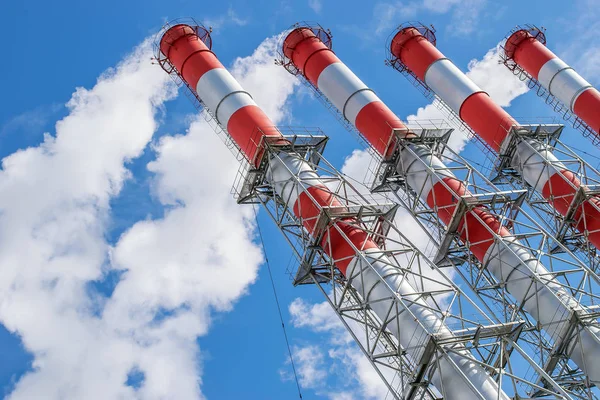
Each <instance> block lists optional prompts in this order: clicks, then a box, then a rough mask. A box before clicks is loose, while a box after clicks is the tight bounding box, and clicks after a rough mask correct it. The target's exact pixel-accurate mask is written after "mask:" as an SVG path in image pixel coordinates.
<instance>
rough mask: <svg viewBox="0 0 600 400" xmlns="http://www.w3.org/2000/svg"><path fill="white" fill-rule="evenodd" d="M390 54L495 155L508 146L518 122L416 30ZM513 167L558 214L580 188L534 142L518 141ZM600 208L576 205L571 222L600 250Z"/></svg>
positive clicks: (598, 202)
mask: <svg viewBox="0 0 600 400" xmlns="http://www.w3.org/2000/svg"><path fill="white" fill-rule="evenodd" d="M544 48H545V47H544ZM391 52H392V54H393V56H394V57H396V58H397V59H398V60H400V62H402V64H404V65H405V66H406V67H407V68H408V69H409V70H410V71H412V72H413V73H414V74H415V75H416V76H417V77H418V78H419V79H420V80H422V81H423V82H425V84H426V85H427V86H428V87H429V88H430V89H431V90H432V91H433V92H434V93H436V94H437V95H438V96H439V97H440V99H442V100H443V101H444V102H445V103H446V104H448V106H449V107H450V108H451V109H452V110H453V111H454V112H455V113H456V114H457V115H458V116H459V117H460V118H461V119H462V120H463V121H464V122H465V123H466V124H467V125H469V126H470V127H471V128H472V129H473V131H474V132H475V133H476V134H478V135H479V136H480V137H481V138H482V139H483V140H484V141H485V142H486V143H487V144H488V145H490V146H491V147H492V148H493V149H494V150H496V151H501V150H503V148H502V147H503V145H504V146H506V144H507V143H508V142H509V141H510V137H509V136H510V131H511V128H515V127H516V128H518V123H517V121H515V119H514V118H513V117H511V116H510V115H509V114H508V113H507V112H506V111H505V110H504V109H502V107H500V106H498V105H497V104H496V103H495V102H494V101H493V100H492V99H491V98H490V96H489V95H488V94H487V93H486V92H484V91H483V90H482V89H481V88H480V87H479V86H477V85H476V84H475V83H474V82H473V81H472V80H470V79H469V78H468V77H467V76H466V75H465V74H464V73H463V72H462V71H461V70H460V69H458V67H456V65H454V64H453V63H452V61H450V60H449V59H448V58H446V57H445V56H444V55H443V54H442V53H441V52H440V51H439V50H438V49H437V48H436V47H435V46H434V45H433V44H432V43H431V42H430V41H429V40H427V38H426V37H424V36H423V35H422V34H421V33H420V32H419V30H417V29H416V28H414V27H407V28H404V29H401V30H400V31H399V32H398V33H397V34H396V35H395V36H394V38H393V39H392V43H391ZM599 114H600V112H599ZM512 167H514V168H515V169H516V170H517V171H519V173H520V174H521V176H522V177H523V179H524V180H525V181H526V182H527V183H528V184H529V185H530V186H531V187H533V188H534V189H535V190H537V191H538V192H539V193H540V194H541V195H542V196H543V197H544V198H545V199H546V200H548V202H549V203H550V204H551V205H552V206H553V207H554V208H555V209H556V211H558V212H559V213H560V214H561V215H563V216H565V215H567V211H568V210H569V206H570V205H571V202H572V201H573V198H574V197H575V195H576V193H577V191H578V190H579V188H580V187H581V186H582V185H581V182H580V181H579V179H577V176H576V175H575V174H574V173H573V172H572V171H570V170H569V169H568V168H567V167H566V166H565V165H564V164H563V163H562V162H560V161H559V160H558V159H557V158H556V156H555V155H554V154H553V153H552V149H551V148H550V147H548V146H547V145H545V144H544V143H541V142H540V141H538V140H536V139H521V140H520V142H519V143H518V145H517V149H516V151H515V153H514V156H513V159H512ZM584 190H585V189H584ZM599 209H600V199H599V198H598V197H597V196H593V197H590V198H589V199H588V200H586V201H584V202H582V203H581V204H580V205H579V206H578V207H577V209H576V210H575V213H574V215H573V216H572V218H573V220H574V221H575V223H573V226H574V227H575V228H576V229H577V230H578V231H579V232H582V233H583V234H584V235H585V236H586V237H587V238H588V240H589V241H590V242H591V243H592V244H593V245H594V246H595V247H596V248H599V249H600V211H599Z"/></svg>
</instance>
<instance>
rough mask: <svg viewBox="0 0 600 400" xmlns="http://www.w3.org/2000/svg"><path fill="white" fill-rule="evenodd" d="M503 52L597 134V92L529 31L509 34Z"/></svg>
mask: <svg viewBox="0 0 600 400" xmlns="http://www.w3.org/2000/svg"><path fill="white" fill-rule="evenodd" d="M504 50H505V55H506V57H507V58H508V59H509V60H512V61H514V62H515V63H516V64H517V65H518V66H520V67H521V68H523V70H525V72H527V73H528V74H529V75H531V77H533V78H534V79H536V80H537V81H538V82H539V83H540V84H541V85H542V86H543V87H544V88H545V89H546V90H548V91H549V92H550V94H552V95H553V96H554V97H556V98H557V99H558V100H560V101H561V102H562V103H563V104H564V105H566V106H567V107H569V110H570V111H571V112H573V113H574V114H575V115H577V116H578V117H579V118H581V120H582V121H584V122H585V123H586V124H587V125H588V126H589V127H590V128H591V129H592V130H593V131H594V132H595V133H596V135H600V92H598V90H596V88H594V87H593V86H592V85H591V84H590V83H589V82H588V81H586V80H585V79H583V77H582V76H581V75H579V74H578V73H577V72H575V70H574V69H573V68H571V67H570V66H568V65H567V64H566V63H565V62H564V61H563V60H561V59H560V58H558V57H557V56H556V54H554V53H553V52H551V51H550V50H549V49H548V48H547V47H546V46H545V44H544V43H542V42H540V41H539V40H538V38H537V37H536V36H534V35H532V34H531V33H530V32H529V31H527V30H525V29H521V30H518V31H516V32H515V33H513V34H512V35H511V36H510V37H509V38H508V39H507V40H506V44H505V46H504Z"/></svg>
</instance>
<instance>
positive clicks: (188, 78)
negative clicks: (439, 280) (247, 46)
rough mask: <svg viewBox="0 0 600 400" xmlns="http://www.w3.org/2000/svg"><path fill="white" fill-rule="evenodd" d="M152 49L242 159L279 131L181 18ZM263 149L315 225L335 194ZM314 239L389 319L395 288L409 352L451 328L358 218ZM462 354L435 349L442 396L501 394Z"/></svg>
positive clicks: (335, 203)
mask: <svg viewBox="0 0 600 400" xmlns="http://www.w3.org/2000/svg"><path fill="white" fill-rule="evenodd" d="M160 49H161V52H162V53H163V54H164V55H165V56H166V57H167V58H168V59H169V60H170V62H171V64H172V65H173V66H174V67H175V69H176V70H177V71H178V72H179V74H180V76H182V77H183V79H184V80H185V82H186V83H187V84H188V86H189V87H190V88H192V90H195V92H196V94H197V95H198V96H199V97H200V98H201V99H202V101H203V103H204V104H205V105H206V107H207V108H208V109H209V110H210V111H211V112H212V113H213V115H215V116H216V117H217V119H218V121H219V123H220V124H221V125H222V126H223V127H226V128H227V131H228V132H229V135H230V136H231V137H232V139H233V140H234V141H235V142H236V143H237V145H238V146H239V148H240V149H241V151H242V152H243V153H244V154H245V155H246V157H247V158H248V160H250V161H251V162H252V163H253V164H254V165H256V166H258V165H261V157H263V156H264V155H265V152H264V147H263V146H262V143H263V140H271V141H282V140H284V138H283V136H281V134H280V133H279V131H277V129H276V128H275V127H274V125H273V123H272V122H271V120H270V119H269V118H268V117H267V116H266V115H265V114H264V113H263V111H262V110H261V109H260V108H259V107H258V106H257V105H256V103H255V102H254V101H253V100H252V97H251V96H250V94H249V93H247V92H246V91H244V90H243V89H242V87H241V86H240V85H239V83H237V81H236V80H235V79H234V78H233V77H232V76H231V75H230V74H229V72H228V71H227V70H226V69H225V68H224V67H223V65H222V64H221V63H220V62H219V61H218V59H217V58H216V56H215V55H214V54H213V53H212V52H211V51H210V49H208V48H207V46H206V45H205V44H204V43H203V42H202V40H200V38H199V36H198V34H197V32H196V30H195V29H194V28H192V27H190V26H188V25H175V26H173V27H171V28H170V29H169V30H168V31H167V32H166V33H165V34H164V36H163V38H162V40H161V42H160ZM270 156H271V157H272V159H271V160H270V161H269V169H268V171H267V177H268V178H269V179H270V180H271V183H272V185H273V186H274V189H275V192H276V193H277V194H278V195H279V197H280V198H281V199H282V200H283V201H284V202H286V204H287V205H288V206H289V207H290V208H291V209H293V212H294V214H295V215H296V216H297V217H298V218H299V219H300V220H301V221H302V223H303V225H304V227H305V229H306V231H307V232H308V233H312V232H313V230H314V229H315V224H316V220H317V218H318V217H319V215H320V213H321V209H322V208H323V207H343V204H342V202H340V200H339V197H337V195H335V194H333V193H331V191H330V190H329V189H327V187H326V186H325V184H324V182H323V181H322V180H321V178H320V177H319V176H318V175H317V173H316V171H315V170H314V169H313V168H312V166H311V165H310V164H309V163H308V162H306V161H305V160H304V159H303V158H302V157H300V156H298V155H296V154H294V153H291V152H283V151H281V152H279V153H278V154H276V155H270ZM321 246H322V248H323V250H324V251H325V252H326V253H327V254H328V255H329V256H330V258H331V259H332V260H333V261H334V262H335V265H336V267H337V268H338V269H339V270H340V271H341V272H342V273H343V274H344V275H345V276H346V277H348V278H349V279H351V282H352V284H353V286H354V287H355V289H356V290H357V291H358V292H359V293H360V294H361V295H362V296H363V298H364V299H365V300H366V301H368V302H369V304H371V307H372V309H373V311H374V312H375V313H376V314H377V315H379V316H380V318H381V319H382V320H384V321H385V320H389V313H390V310H396V309H397V308H396V306H394V304H396V303H393V300H392V299H394V298H395V297H396V296H400V297H401V298H402V299H404V301H403V302H401V303H400V304H405V307H406V308H405V309H400V310H399V311H398V313H397V315H395V316H394V319H397V321H394V322H393V323H389V324H388V326H387V328H388V329H390V330H391V331H392V333H393V334H394V336H395V337H396V338H397V339H398V341H399V343H400V344H401V346H402V347H403V349H405V350H406V351H407V352H408V353H409V354H410V355H411V356H412V358H413V360H419V359H420V357H421V356H422V355H423V352H424V350H425V348H424V345H425V344H426V343H427V340H426V339H427V337H428V336H430V334H431V333H434V332H435V333H436V334H438V335H441V337H448V336H451V335H452V332H451V331H450V330H449V329H448V327H446V325H445V324H444V322H443V321H442V320H441V319H440V318H439V317H438V315H437V314H435V313H434V312H432V307H431V305H429V304H427V303H426V302H425V301H424V300H423V298H422V294H421V293H419V292H418V291H417V290H415V289H414V288H413V287H412V286H411V285H410V284H409V283H408V281H407V279H405V277H404V275H403V274H402V273H399V270H398V269H397V268H395V267H394V266H393V265H394V263H393V262H392V261H391V260H389V259H388V258H387V256H386V255H385V254H384V253H383V252H382V251H381V250H380V249H379V248H378V246H377V244H376V243H375V242H373V241H372V240H371V239H370V238H369V235H368V234H367V232H366V231H364V230H363V229H362V228H361V221H360V220H359V219H356V218H347V219H345V220H341V221H338V222H336V223H333V224H332V225H330V226H329V227H328V228H327V229H326V233H325V234H324V236H323V239H322V241H321ZM470 358H472V356H471V355H470V353H469V352H468V351H467V350H466V349H464V348H462V349H460V348H456V347H454V348H453V350H452V352H447V353H444V354H442V353H439V360H440V361H439V364H438V366H437V368H435V370H434V371H433V373H432V377H431V380H432V382H433V383H434V385H436V387H438V389H442V390H443V393H445V394H446V395H447V396H448V397H449V398H457V399H458V398H461V399H482V398H483V399H489V400H493V399H502V400H508V399H509V397H508V396H507V395H506V394H505V393H504V392H502V391H500V390H499V388H498V385H497V384H496V382H495V381H494V379H493V378H491V377H490V376H489V375H488V374H487V373H486V372H485V370H484V369H483V368H481V366H479V365H478V364H477V363H475V362H472V361H471V360H470Z"/></svg>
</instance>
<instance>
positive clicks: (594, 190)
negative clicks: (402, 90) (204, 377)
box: [386, 23, 600, 273]
mask: <svg viewBox="0 0 600 400" xmlns="http://www.w3.org/2000/svg"><path fill="white" fill-rule="evenodd" d="M406 28H414V29H416V30H418V31H419V32H420V33H421V34H422V35H423V36H424V37H425V38H426V39H427V40H428V41H430V42H431V43H432V44H433V45H435V31H434V29H433V28H430V27H426V26H424V25H421V24H412V23H407V24H403V25H400V27H399V28H398V29H397V31H396V32H399V31H401V30H403V29H406ZM391 37H393V35H392V36H391ZM389 42H390V43H391V38H390V40H389ZM387 47H388V57H387V60H386V64H387V65H389V66H391V67H392V68H394V69H396V70H397V71H399V72H401V73H402V74H403V75H404V76H405V77H406V78H407V79H408V80H409V81H410V82H412V83H413V84H414V85H415V86H417V87H419V88H420V90H421V91H422V92H423V93H426V95H427V97H428V98H433V99H435V102H436V103H437V104H438V108H440V110H442V111H443V113H444V114H445V116H447V118H448V119H451V120H453V121H456V122H457V123H460V127H461V129H462V130H464V131H466V132H468V136H469V137H470V138H475V139H476V141H477V144H478V147H479V148H480V149H481V150H482V151H483V152H484V153H485V154H486V157H487V161H488V162H487V164H488V165H490V166H491V165H493V166H492V167H490V168H489V170H490V178H491V179H492V180H493V182H494V183H495V184H496V185H498V186H500V187H506V186H508V187H512V188H517V189H518V188H525V189H526V190H527V196H526V203H527V204H528V205H529V206H530V207H531V209H532V211H533V212H534V213H535V214H536V215H537V216H538V217H539V219H540V220H541V221H543V223H544V225H545V227H546V228H547V229H548V230H549V231H551V232H553V234H554V235H555V236H556V237H557V238H558V239H559V240H560V241H562V242H563V243H564V244H566V245H567V246H568V247H569V248H570V249H571V250H574V251H575V252H576V253H578V254H579V255H580V257H582V258H583V259H584V260H586V261H587V262H588V263H589V266H590V268H591V269H592V270H593V271H594V272H595V273H598V272H599V271H598V268H600V258H599V257H600V255H599V253H598V250H597V249H596V247H595V246H594V245H593V244H592V243H590V237H595V235H596V234H598V232H600V231H599V230H598V229H597V228H596V227H590V226H588V223H589V219H588V218H585V216H584V214H587V213H588V212H589V214H593V213H595V212H598V211H600V205H599V204H598V202H597V201H596V200H595V199H596V197H597V195H598V189H599V188H600V174H599V173H598V171H597V169H596V168H594V167H592V166H591V165H590V164H589V163H588V162H586V161H585V160H583V159H582V158H581V157H580V156H578V155H577V154H576V153H575V152H574V151H573V150H572V149H570V148H569V146H568V145H565V144H564V143H563V142H561V141H560V134H561V132H562V130H563V127H562V126H561V125H557V124H553V123H550V124H547V123H546V124H539V123H538V124H529V125H528V124H519V125H518V127H517V126H511V127H510V128H509V129H508V130H505V131H503V132H504V133H503V134H502V136H506V137H508V138H509V140H506V141H505V142H504V143H503V144H502V146H501V147H500V151H495V150H494V149H492V148H491V146H490V145H489V144H488V143H486V142H485V140H484V139H483V138H482V137H481V135H479V134H477V133H476V132H474V130H473V129H472V128H471V127H470V126H469V125H468V124H466V123H465V122H464V121H463V120H462V119H461V118H460V116H459V115H457V113H456V112H455V111H454V110H453V109H452V108H451V107H450V106H449V105H448V104H447V103H446V102H445V101H444V100H443V99H441V98H440V97H439V96H438V95H437V94H436V93H434V92H433V90H431V88H429V86H428V85H427V84H426V83H425V82H424V81H423V80H422V79H421V78H419V77H418V76H417V75H416V74H415V73H414V72H413V71H412V70H411V69H409V68H407V66H406V65H405V64H404V63H403V62H402V61H401V60H400V59H399V58H398V57H396V56H395V55H393V54H391V52H390V46H387ZM519 146H521V148H520V149H519V150H517V149H518V147H519ZM494 153H497V154H498V157H497V158H495V159H494V157H493V154H494ZM523 153H527V159H526V158H524V157H523ZM532 156H533V157H532ZM533 159H537V160H539V161H537V162H532V161H531V160H533ZM525 167H527V168H529V169H531V168H532V167H533V168H537V169H539V170H541V171H543V172H542V173H541V174H539V176H538V177H537V181H536V182H527V181H526V180H525V179H524V177H523V174H522V171H523V170H524V168H525ZM562 170H566V171H570V172H571V173H573V176H574V177H575V178H576V179H577V180H578V181H579V182H578V184H574V183H572V182H565V183H566V184H567V186H568V189H567V190H565V191H563V192H562V193H559V192H561V188H560V187H558V186H557V187H556V188H555V190H553V187H552V180H551V179H549V178H551V175H552V174H553V172H554V171H562ZM542 179H546V180H548V182H549V192H550V193H551V196H550V198H548V196H547V195H546V197H544V194H543V192H542V191H541V190H539V188H537V186H538V182H540V181H541V180H542ZM563 181H566V180H565V179H563ZM557 183H559V182H557ZM560 183H563V182H560ZM555 193H556V194H555ZM557 208H565V210H564V211H563V210H561V212H559V211H557ZM582 210H584V212H582ZM590 235H591V236H590Z"/></svg>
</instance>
